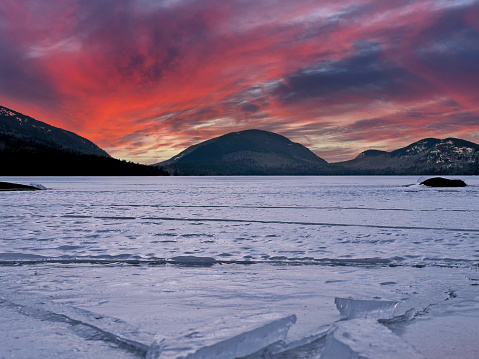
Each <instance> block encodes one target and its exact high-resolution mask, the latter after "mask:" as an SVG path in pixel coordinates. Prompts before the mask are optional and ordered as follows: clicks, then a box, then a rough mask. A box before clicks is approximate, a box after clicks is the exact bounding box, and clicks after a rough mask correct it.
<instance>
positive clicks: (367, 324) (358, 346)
mask: <svg viewBox="0 0 479 359" xmlns="http://www.w3.org/2000/svg"><path fill="white" fill-rule="evenodd" d="M338 358H350V359H384V358H389V359H404V358H408V359H420V358H421V359H423V358H424V356H422V355H421V354H420V353H418V352H417V350H416V349H414V348H413V347H412V346H411V345H409V344H408V343H406V342H405V341H404V340H402V339H401V338H399V337H398V336H397V335H395V334H393V333H392V332H391V331H390V330H389V329H388V328H386V327H385V326H383V325H381V324H379V323H378V322H377V321H376V320H372V319H353V320H347V321H341V322H337V323H335V324H333V325H332V327H331V329H330V331H329V332H328V335H327V337H326V345H325V347H324V351H323V353H322V355H321V359H338Z"/></svg>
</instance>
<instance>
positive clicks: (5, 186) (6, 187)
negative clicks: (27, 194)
mask: <svg viewBox="0 0 479 359" xmlns="http://www.w3.org/2000/svg"><path fill="white" fill-rule="evenodd" d="M39 190H40V188H38V187H34V186H27V185H24V184H18V183H10V182H0V191H39Z"/></svg>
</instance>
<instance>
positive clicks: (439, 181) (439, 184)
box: [420, 177, 467, 187]
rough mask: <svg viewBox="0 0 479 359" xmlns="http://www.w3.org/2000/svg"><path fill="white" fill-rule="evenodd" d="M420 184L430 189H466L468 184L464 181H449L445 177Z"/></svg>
mask: <svg viewBox="0 0 479 359" xmlns="http://www.w3.org/2000/svg"><path fill="white" fill-rule="evenodd" d="M420 184H422V185H424V186H428V187H466V186H467V184H466V182H464V181H463V180H459V179H448V178H443V177H433V178H428V179H427V180H425V181H422V182H421V183H420Z"/></svg>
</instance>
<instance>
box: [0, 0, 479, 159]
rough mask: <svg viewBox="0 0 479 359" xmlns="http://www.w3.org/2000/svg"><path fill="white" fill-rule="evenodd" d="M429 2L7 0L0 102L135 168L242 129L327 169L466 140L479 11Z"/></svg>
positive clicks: (474, 90)
mask: <svg viewBox="0 0 479 359" xmlns="http://www.w3.org/2000/svg"><path fill="white" fill-rule="evenodd" d="M440 5H441V4H439V5H438V3H437V2H435V1H433V0H417V1H413V2H407V3H405V2H404V1H399V0H397V1H387V2H386V1H380V0H364V1H361V2H358V1H349V0H348V1H346V0H339V1H338V0H336V1H321V2H318V1H313V0H302V1H295V2H292V1H289V0H265V1H247V2H245V1H240V0H231V1H221V0H201V1H199V0H197V1H178V2H174V3H172V4H170V5H169V7H167V6H161V4H160V3H159V2H145V1H141V2H140V1H135V0H119V1H118V0H115V1H113V0H98V1H93V0H91V1H90V0H88V1H83V0H82V1H77V0H69V1H63V0H62V1H59V0H52V1H48V2H39V3H32V2H27V1H12V0H6V1H4V4H3V7H2V10H1V12H0V19H1V21H2V24H3V25H2V27H0V46H1V47H2V48H3V49H6V50H5V51H4V53H3V54H2V55H0V78H2V79H3V82H0V103H1V104H3V105H5V106H10V107H12V108H14V109H16V110H19V111H21V112H24V113H26V114H29V115H31V116H34V117H36V118H37V119H39V120H43V121H45V122H48V123H50V124H53V125H57V126H61V127H63V128H66V129H69V130H72V131H75V132H77V133H79V134H81V135H83V136H85V137H87V138H89V139H91V140H93V141H94V142H96V143H97V144H99V145H100V146H101V147H104V148H106V149H107V150H108V151H109V152H110V153H111V154H113V155H116V156H119V157H121V158H128V159H131V160H136V161H141V162H155V161H157V160H160V159H166V158H167V157H170V156H171V155H173V154H174V153H176V152H178V151H179V150H182V149H183V148H184V147H186V146H188V145H191V144H194V143H196V142H199V141H201V140H205V139H208V138H210V137H214V136H217V135H221V134H223V133H226V132H230V131H236V130H242V129H246V128H261V129H267V130H271V131H275V132H278V133H282V134H284V135H287V136H289V137H291V139H293V140H296V141H299V142H302V143H304V144H307V145H309V146H311V148H313V149H314V150H316V151H317V153H318V154H319V155H320V156H321V155H322V153H324V154H325V155H324V156H326V155H327V157H326V159H328V160H339V159H344V158H345V156H349V155H350V154H352V153H353V152H351V151H357V152H360V151H361V150H364V149H366V148H367V147H369V146H371V145H374V146H376V147H381V146H386V147H387V148H385V149H391V148H394V146H400V145H403V144H406V143H407V142H408V141H412V140H417V139H419V138H422V137H432V136H435V137H440V136H452V135H457V136H462V137H464V138H466V139H469V140H475V141H477V140H479V135H478V132H477V131H478V122H479V109H478V108H477V103H478V99H479V91H478V87H477V83H479V78H478V76H479V75H478V74H479V65H478V64H479V49H478V48H477V43H478V40H479V35H478V34H479V29H478V25H477V21H476V18H477V16H474V14H476V15H477V13H478V11H479V10H478V9H479V7H478V6H477V4H475V5H474V4H473V5H469V6H467V5H460V3H457V4H455V3H454V2H451V3H450V4H447V3H446V4H442V5H441V6H442V8H441V7H440ZM445 104H446V105H445ZM412 113H414V116H410V114H412ZM346 147H347V148H350V149H351V150H347V149H345V148H346ZM323 151H324V152H323Z"/></svg>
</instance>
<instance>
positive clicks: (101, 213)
mask: <svg viewBox="0 0 479 359" xmlns="http://www.w3.org/2000/svg"><path fill="white" fill-rule="evenodd" d="M2 180H5V181H9V182H19V183H30V182H41V183H42V184H43V185H44V186H45V187H47V188H48V191H34V192H28V193H27V192H9V193H7V192H3V193H1V194H0V286H1V288H2V291H1V294H0V297H1V298H2V300H5V301H7V302H9V303H14V304H15V305H18V306H20V307H21V308H27V307H28V308H38V309H43V310H46V311H48V312H51V313H53V314H54V315H53V318H58V317H56V316H55V315H65V316H66V317H68V318H71V319H72V320H74V321H79V322H81V323H86V324H87V325H86V327H85V325H83V324H81V323H80V324H79V326H78V328H79V329H80V328H83V329H85V328H86V330H74V327H75V326H74V325H71V324H68V323H67V322H61V321H51V320H47V318H46V317H44V316H41V315H40V316H30V315H26V314H23V313H22V312H19V311H17V310H16V309H14V308H13V307H11V306H8V305H3V306H0V317H1V316H2V315H4V316H5V318H15V326H12V331H13V332H8V334H5V335H4V336H2V335H3V333H7V331H8V328H9V326H8V323H6V322H2V323H0V331H1V332H2V335H0V357H2V356H5V357H6V358H11V357H14V353H15V352H18V351H20V352H21V353H22V355H23V357H32V355H27V354H28V350H30V352H29V353H35V352H36V351H38V353H41V356H42V357H62V356H68V357H70V356H69V355H66V354H64V353H70V352H71V353H73V354H75V353H84V354H85V356H86V357H88V356H90V357H94V355H91V354H92V353H93V352H95V351H97V352H98V353H101V357H105V358H109V357H111V358H116V357H118V355H119V357H121V356H122V355H124V356H125V357H128V356H131V355H135V354H132V353H131V352H130V351H128V350H127V349H125V348H124V347H122V345H120V344H118V343H115V342H114V341H112V340H105V339H107V338H108V335H106V334H101V333H102V332H100V331H98V332H97V333H98V337H99V338H103V339H101V340H87V337H88V335H90V337H95V335H94V331H95V329H93V328H92V327H89V325H91V326H93V327H95V328H98V330H101V331H103V332H105V333H110V334H112V335H114V337H112V338H115V337H118V338H124V339H128V340H132V341H134V342H137V343H141V344H144V345H146V346H150V344H151V343H152V342H153V338H154V337H155V335H157V336H158V338H166V339H167V338H173V340H175V338H176V339H178V338H182V336H184V335H186V334H187V333H188V332H191V330H190V329H194V328H196V329H195V330H197V329H198V328H199V329H202V330H203V332H204V333H215V334H217V335H220V336H221V338H222V339H221V340H216V339H215V340H211V341H209V339H208V340H206V339H207V338H208V336H207V335H205V336H204V337H197V338H196V340H197V346H196V347H195V348H196V350H199V349H201V348H209V347H211V346H212V345H215V344H217V343H220V342H223V341H224V340H228V338H233V337H235V336H237V335H241V334H242V333H245V332H248V330H254V329H257V328H261V327H262V326H263V325H265V324H266V323H267V321H258V322H257V323H256V324H255V325H254V326H251V327H250V328H249V329H248V328H246V329H245V328H242V327H241V326H240V324H239V323H240V322H241V320H240V318H246V317H250V316H258V315H259V316H261V315H270V314H271V313H278V315H280V316H281V317H282V318H285V317H287V316H288V315H290V314H292V313H294V314H295V315H296V317H297V323H296V324H295V325H294V326H292V327H291V329H290V330H289V332H288V334H287V336H286V338H285V346H284V347H282V350H280V351H278V350H276V351H275V350H272V351H271V352H270V354H271V358H274V359H285V358H288V359H290V358H295V359H296V358H301V359H306V358H317V357H318V356H319V355H320V353H321V351H322V350H323V347H324V338H323V336H322V335H321V334H318V333H323V332H324V331H325V330H326V329H327V328H330V327H331V326H332V325H333V323H335V322H337V321H338V320H340V319H341V318H342V319H347V318H350V320H356V319H354V318H358V319H360V318H366V317H367V318H368V319H367V320H369V319H370V318H379V317H381V318H382V319H381V323H383V324H378V325H384V326H386V327H387V328H388V329H389V330H391V331H392V332H393V333H394V334H395V335H396V336H397V337H398V338H400V339H402V340H405V341H407V342H409V343H410V344H412V345H414V346H415V347H416V349H418V350H419V351H421V353H422V354H424V355H425V356H427V357H428V358H448V357H451V356H453V355H452V354H451V353H452V352H451V350H452V349H451V350H449V351H447V350H443V349H444V346H445V345H442V343H449V344H450V345H448V348H455V349H454V350H455V353H456V354H457V353H458V354H457V355H455V356H457V357H465V358H474V357H477V355H476V354H477V351H476V352H475V351H474V349H475V348H476V347H477V345H476V344H475V343H476V342H477V341H472V339H473V338H476V337H477V334H478V332H479V330H478V328H477V325H475V324H474V323H475V321H474V320H472V319H470V318H477V314H478V313H479V307H478V306H477V303H478V302H479V298H478V292H477V291H478V287H479V286H478V285H477V283H479V276H478V275H477V265H478V263H479V250H478V249H477V243H478V241H479V222H478V221H477V216H478V214H479V203H478V201H477V198H478V197H479V178H477V177H468V178H465V180H466V181H467V183H468V187H465V188H459V189H447V190H446V189H433V188H424V187H422V186H417V185H415V183H416V181H417V178H416V177H280V178H275V177H221V178H219V177H210V178H206V177H201V178H179V177H176V178H175V177H172V178H127V177H125V178H114V177H108V178H97V177H42V178H18V177H17V178H2ZM246 264H249V265H246ZM26 298H28V300H27V299H26ZM335 298H342V300H341V303H340V304H341V305H340V307H339V308H340V310H342V311H343V312H342V313H343V314H342V315H341V313H340V311H338V310H337V307H336V305H337V304H338V303H336V304H335ZM4 303H6V302H4ZM42 303H43V304H42ZM393 303H397V306H395V307H394V305H393ZM466 307H467V308H468V309H467V312H466V311H465V310H464V308H466ZM82 310H83V311H85V312H82ZM27 312H28V311H27ZM25 313H26V312H25ZM82 313H83V314H82ZM85 313H89V314H85ZM466 313H467V314H466ZM97 318H100V319H97ZM220 318H238V320H237V321H234V320H227V321H226V322H225V325H223V326H217V325H216V324H215V323H216V322H217V321H218V320H219V319H220ZM385 318H386V319H385ZM225 320H226V319H225ZM72 323H76V322H72ZM226 323H227V324H226ZM128 328H136V329H128ZM215 328H216V329H215ZM42 330H44V331H45V334H46V335H45V337H44V338H43V337H42V336H41V335H40V334H39V333H41V332H42ZM92 330H93V332H92ZM135 330H136V332H135ZM365 332H367V331H366V330H365ZM58 333H61V335H59V334H58ZM225 333H230V335H228V336H222V335H223V334H225ZM80 334H82V335H84V336H81V335H80ZM87 334H88V335H87ZM105 335H106V336H105ZM15 338H27V339H25V341H23V340H22V339H15ZM359 338H360V339H359V341H360V342H362V343H363V344H365V343H366V342H367V338H368V337H367V336H361V337H359ZM361 338H362V339H361ZM160 342H161V340H159V341H158V348H161V345H160V344H161V343H160ZM57 343H58V345H57ZM62 343H63V344H62ZM70 343H71V345H72V346H71V347H70V348H74V350H73V349H72V350H70V349H68V348H69V347H68V345H69V344H70ZM164 343H165V342H163V344H164ZM170 343H171V342H170ZM454 343H461V345H460V346H458V345H454ZM64 344H65V345H64ZM67 344H68V345H67ZM25 346H27V347H28V348H30V349H26V348H25ZM275 348H276V347H275ZM435 348H437V349H435ZM439 348H442V349H441V350H439ZM261 350H262V349H261ZM118 353H121V355H120V354H118ZM471 353H472V354H471ZM75 355H76V354H75ZM75 355H72V357H75ZM77 357H81V355H78V356H77ZM252 357H254V356H252Z"/></svg>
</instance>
